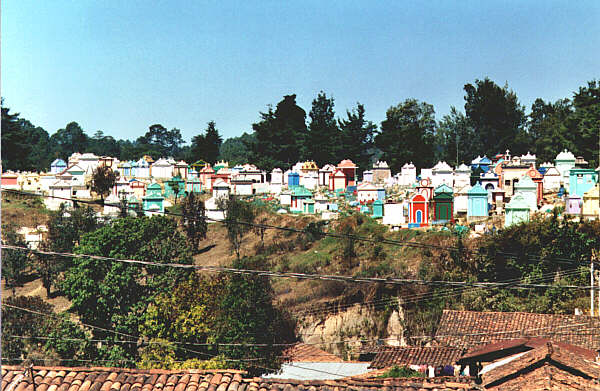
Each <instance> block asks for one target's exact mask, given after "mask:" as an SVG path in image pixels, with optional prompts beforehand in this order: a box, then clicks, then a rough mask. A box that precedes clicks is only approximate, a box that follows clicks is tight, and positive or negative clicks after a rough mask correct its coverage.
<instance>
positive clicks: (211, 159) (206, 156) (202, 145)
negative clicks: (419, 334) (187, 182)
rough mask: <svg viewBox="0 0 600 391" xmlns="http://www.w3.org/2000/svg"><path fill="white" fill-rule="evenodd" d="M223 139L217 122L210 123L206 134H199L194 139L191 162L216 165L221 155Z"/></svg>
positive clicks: (191, 148)
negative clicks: (198, 161)
mask: <svg viewBox="0 0 600 391" xmlns="http://www.w3.org/2000/svg"><path fill="white" fill-rule="evenodd" d="M222 144H223V138H222V137H221V135H219V131H218V130H217V128H216V124H215V121H210V122H209V123H208V126H207V127H206V130H205V131H204V134H199V135H197V136H194V138H192V146H191V147H190V151H189V153H190V157H189V158H190V160H192V161H194V162H195V161H197V160H200V159H202V160H204V161H206V162H208V163H210V164H214V163H215V162H216V161H217V159H218V157H219V153H220V148H221V145H222Z"/></svg>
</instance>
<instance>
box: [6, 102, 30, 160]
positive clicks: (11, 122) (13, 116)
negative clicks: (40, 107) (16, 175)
mask: <svg viewBox="0 0 600 391" xmlns="http://www.w3.org/2000/svg"><path fill="white" fill-rule="evenodd" d="M26 153H27V144H25V140H23V135H22V132H21V125H20V122H19V114H18V113H10V109H9V108H8V107H5V106H4V99H2V166H3V167H4V169H5V170H17V169H18V168H19V166H18V162H19V158H22V157H23V156H25V155H26Z"/></svg>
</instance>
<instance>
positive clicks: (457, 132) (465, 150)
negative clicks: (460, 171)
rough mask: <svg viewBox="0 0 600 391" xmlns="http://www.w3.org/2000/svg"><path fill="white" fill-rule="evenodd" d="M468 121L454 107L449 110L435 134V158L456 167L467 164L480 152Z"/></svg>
mask: <svg viewBox="0 0 600 391" xmlns="http://www.w3.org/2000/svg"><path fill="white" fill-rule="evenodd" d="M478 141H479V140H478V139H477V138H476V137H475V131H474V129H473V127H472V126H471V124H470V123H469V120H468V119H467V118H466V117H465V115H464V114H463V113H461V112H459V111H458V110H456V107H451V108H450V114H447V115H445V116H444V118H442V120H441V121H440V122H439V123H438V127H437V129H436V133H435V155H436V156H435V157H436V160H443V161H446V162H448V164H454V165H456V166H458V165H459V164H461V163H467V164H468V163H469V162H470V161H471V158H472V157H473V154H474V153H477V151H481V146H480V145H478Z"/></svg>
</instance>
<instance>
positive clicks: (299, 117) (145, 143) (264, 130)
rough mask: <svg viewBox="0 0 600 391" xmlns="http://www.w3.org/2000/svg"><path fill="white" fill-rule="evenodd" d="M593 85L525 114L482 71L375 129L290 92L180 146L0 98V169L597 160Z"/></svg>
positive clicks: (403, 108)
mask: <svg viewBox="0 0 600 391" xmlns="http://www.w3.org/2000/svg"><path fill="white" fill-rule="evenodd" d="M599 91H600V84H599V83H598V81H597V80H591V81H589V82H588V83H587V84H586V85H584V86H580V87H579V88H577V89H576V91H575V92H574V93H573V95H572V96H570V97H564V98H562V99H558V100H556V101H555V102H550V101H545V100H544V99H542V98H538V99H536V100H535V102H534V103H533V104H532V105H531V108H530V110H529V111H528V112H527V113H526V110H525V107H524V106H523V105H521V103H520V102H519V99H518V97H517V94H516V93H515V92H514V91H513V90H511V89H509V87H508V85H507V84H504V86H499V85H498V84H496V83H495V82H494V81H492V80H490V79H489V78H487V77H485V78H483V79H476V80H475V81H474V82H472V83H466V84H465V85H464V93H465V94H464V101H465V104H464V112H462V111H459V110H458V109H457V108H454V107H451V108H450V111H449V113H448V114H447V115H445V116H444V117H443V118H442V119H441V120H440V121H439V122H438V123H436V121H435V117H434V114H435V111H434V108H433V106H431V105H429V104H427V103H425V102H419V101H417V100H416V99H411V98H409V99H405V100H404V101H403V102H401V103H400V104H398V105H396V106H392V107H390V108H389V109H388V110H387V112H386V118H385V120H384V121H382V123H381V124H380V127H379V129H377V127H376V126H375V125H374V124H373V123H372V122H370V121H368V119H367V115H366V113H365V108H364V106H363V105H361V104H357V105H356V107H354V108H350V109H347V110H346V112H345V115H344V116H342V117H340V116H337V115H336V113H335V105H334V103H335V102H334V99H333V97H331V95H329V94H326V93H325V92H323V91H321V92H319V93H318V94H317V96H316V97H315V98H314V99H313V101H312V105H311V108H310V111H309V113H308V118H307V114H306V111H305V110H304V109H303V108H302V107H300V106H299V105H298V104H297V102H296V95H294V94H289V95H285V96H284V97H283V99H282V100H281V101H279V103H277V104H276V105H274V106H271V105H268V106H267V110H266V111H265V112H261V113H259V115H260V118H259V121H257V122H256V123H254V124H252V132H251V133H244V134H243V135H242V136H239V137H232V138H229V139H227V140H224V141H223V138H222V136H221V135H220V133H219V131H218V130H217V128H216V124H215V123H214V121H210V122H209V123H208V125H207V127H206V129H205V131H204V132H203V133H201V134H198V135H196V136H194V137H193V138H192V140H191V144H190V145H184V144H185V143H184V140H183V138H182V135H181V131H180V130H179V129H177V128H172V129H171V130H167V128H166V127H165V126H163V125H161V124H153V125H151V126H149V128H148V130H147V131H146V133H145V134H144V135H142V136H140V137H138V138H137V139H135V140H125V139H121V140H117V139H115V138H113V137H111V136H106V135H105V133H104V131H102V130H96V131H95V132H94V133H93V136H91V137H90V136H88V134H87V133H86V131H85V130H84V129H83V128H82V127H81V126H80V125H79V124H78V123H77V122H74V121H71V122H69V123H68V124H67V125H66V126H65V127H64V128H61V129H58V130H57V131H56V132H55V133H54V134H52V135H49V133H48V132H47V131H46V130H44V129H43V128H41V127H39V126H36V125H34V124H32V123H31V122H29V121H28V120H27V119H25V118H22V117H20V115H19V114H18V113H14V112H11V111H10V109H9V108H8V107H6V106H5V104H4V103H5V102H4V101H2V129H3V134H2V163H3V168H4V169H6V170H37V171H43V170H47V169H48V168H49V166H50V163H51V162H52V161H53V160H54V159H55V158H62V159H63V160H66V159H67V158H68V157H69V156H70V155H71V154H72V153H73V152H93V153H95V154H97V155H100V156H114V157H117V158H119V159H120V160H122V161H123V160H138V159H140V158H141V157H142V156H143V155H150V156H152V157H153V158H154V159H157V158H159V157H168V156H171V157H173V158H175V159H186V160H187V161H188V163H194V162H195V161H197V160H199V159H203V160H205V161H208V162H210V163H214V162H215V161H216V160H218V159H223V160H226V161H229V163H230V164H232V165H236V164H243V163H253V164H256V165H257V166H258V167H260V168H261V169H265V170H267V171H270V170H272V169H273V168H274V167H279V168H282V169H286V168H288V167H290V166H291V165H292V164H295V163H296V162H298V161H301V160H315V161H316V162H317V164H318V165H320V166H322V165H323V164H325V163H336V162H338V161H340V160H342V159H346V158H349V159H351V160H353V161H354V162H355V163H357V164H358V165H359V171H362V170H365V169H369V168H370V164H371V159H373V158H374V157H382V158H383V159H385V160H388V163H389V164H390V165H391V167H392V169H393V170H397V169H398V168H399V167H401V166H402V165H403V164H404V163H407V162H409V161H413V163H415V164H416V165H417V166H418V167H420V168H423V167H426V166H430V165H431V164H433V163H435V162H434V159H440V160H446V161H447V162H449V163H450V162H452V163H454V164H456V163H460V162H468V161H469V160H471V159H472V158H473V157H475V156H477V155H484V154H485V155H488V156H490V157H491V156H492V155H495V154H496V153H501V152H504V151H505V150H506V149H510V151H511V152H512V154H513V155H518V154H523V153H526V152H527V151H530V152H532V153H535V154H536V155H537V156H538V159H539V160H543V161H552V160H553V159H554V157H555V156H556V155H557V154H558V153H559V152H560V151H562V150H563V149H568V150H570V151H571V152H573V153H574V154H575V155H576V156H583V157H584V159H586V160H587V161H589V162H590V166H592V167H596V166H597V165H598V164H599V162H598V126H599V124H600V92H599ZM398 137H400V138H401V139H402V140H398Z"/></svg>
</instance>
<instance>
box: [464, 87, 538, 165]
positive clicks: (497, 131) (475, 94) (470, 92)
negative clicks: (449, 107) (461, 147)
mask: <svg viewBox="0 0 600 391" xmlns="http://www.w3.org/2000/svg"><path fill="white" fill-rule="evenodd" d="M464 90H465V92H466V95H465V113H466V115H467V118H468V119H469V121H470V123H471V125H472V126H473V128H474V129H475V137H476V139H477V140H478V144H479V145H481V148H482V151H481V153H484V154H486V155H488V156H492V155H495V154H496V153H498V152H504V151H505V150H506V149H510V150H511V151H513V153H525V152H527V151H526V150H527V146H528V145H529V144H530V142H529V140H528V139H527V134H526V132H525V130H524V125H525V108H524V107H523V106H521V104H520V103H519V101H518V99H517V95H516V94H515V93H514V92H513V91H512V90H509V89H508V86H507V85H505V86H504V87H500V86H498V85H497V84H496V83H494V82H493V81H491V80H490V79H489V78H487V77H486V78H485V79H483V80H475V85H473V84H470V83H469V84H466V85H465V86H464ZM478 153H479V152H478Z"/></svg>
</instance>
